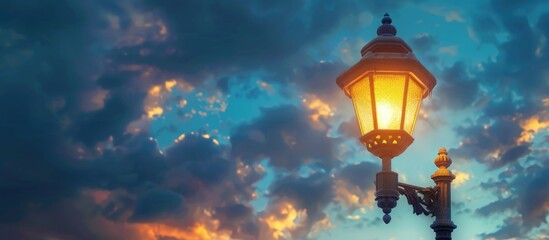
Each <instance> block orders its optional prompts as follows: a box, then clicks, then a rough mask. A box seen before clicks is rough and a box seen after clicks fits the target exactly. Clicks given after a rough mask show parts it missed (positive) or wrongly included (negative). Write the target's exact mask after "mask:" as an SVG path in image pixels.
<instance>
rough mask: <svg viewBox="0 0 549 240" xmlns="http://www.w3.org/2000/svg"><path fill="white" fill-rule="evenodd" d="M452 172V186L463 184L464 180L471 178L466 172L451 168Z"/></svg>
mask: <svg viewBox="0 0 549 240" xmlns="http://www.w3.org/2000/svg"><path fill="white" fill-rule="evenodd" d="M452 173H453V174H454V175H455V176H456V179H454V181H452V187H456V188H458V187H460V186H462V185H463V184H465V182H467V181H469V179H470V178H471V175H470V174H469V173H466V172H461V171H457V170H453V171H452Z"/></svg>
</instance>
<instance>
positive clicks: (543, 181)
mask: <svg viewBox="0 0 549 240" xmlns="http://www.w3.org/2000/svg"><path fill="white" fill-rule="evenodd" d="M548 165H549V159H547V158H546V157H545V158H537V159H536V163H535V164H534V165H532V166H530V167H528V168H520V167H519V168H518V169H517V170H515V171H513V172H512V174H511V175H507V176H502V177H501V180H498V181H490V182H486V183H483V184H482V187H483V189H485V190H490V191H494V192H501V191H502V190H504V191H508V193H507V195H508V197H505V198H500V199H499V200H496V201H494V202H492V203H490V204H488V205H486V206H483V207H481V208H479V209H477V210H476V213H478V214H480V215H481V216H485V217H491V216H493V215H497V214H502V213H505V212H506V211H516V212H517V213H518V214H519V215H518V216H513V217H508V218H507V219H506V220H505V221H504V223H503V225H502V226H500V229H499V230H498V231H495V232H493V233H487V234H484V235H485V236H487V237H495V238H497V239H500V238H512V237H515V238H523V237H525V236H526V235H527V233H528V232H529V231H530V230H531V229H532V228H535V227H539V226H540V225H542V224H547V220H546V217H547V215H548V214H549V211H548V210H547V208H546V207H545V206H547V204H549V196H548V195H547V194H546V193H547V191H549V177H548V176H549V175H548V174H549V169H548V168H547V166H548Z"/></svg>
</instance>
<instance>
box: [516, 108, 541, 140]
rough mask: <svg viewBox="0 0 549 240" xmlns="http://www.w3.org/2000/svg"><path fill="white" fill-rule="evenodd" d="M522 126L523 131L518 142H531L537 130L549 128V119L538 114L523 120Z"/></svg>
mask: <svg viewBox="0 0 549 240" xmlns="http://www.w3.org/2000/svg"><path fill="white" fill-rule="evenodd" d="M520 127H521V128H522V133H521V134H520V137H519V138H518V139H517V144H521V143H524V142H531V141H532V140H533V139H534V136H535V134H536V133H537V132H539V131H540V130H543V129H547V128H549V121H547V120H543V119H542V118H540V116H538V115H534V116H532V117H530V118H528V119H526V120H523V121H521V122H520Z"/></svg>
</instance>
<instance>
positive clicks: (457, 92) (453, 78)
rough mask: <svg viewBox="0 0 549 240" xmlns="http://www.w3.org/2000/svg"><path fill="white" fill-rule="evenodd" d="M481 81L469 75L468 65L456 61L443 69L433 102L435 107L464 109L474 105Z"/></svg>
mask: <svg viewBox="0 0 549 240" xmlns="http://www.w3.org/2000/svg"><path fill="white" fill-rule="evenodd" d="M478 92H479V83H478V82H477V81H476V80H475V79H473V78H472V77H471V76H469V74H468V71H467V65H466V64H465V63H463V62H456V63H454V65H452V66H450V67H448V68H445V69H443V70H442V73H441V74H440V75H439V84H438V86H437V89H436V93H437V94H435V95H434V99H433V101H431V103H432V107H434V108H449V109H455V110H462V109H465V108H468V107H471V106H472V105H473V102H474V101H475V100H476V98H477V97H478Z"/></svg>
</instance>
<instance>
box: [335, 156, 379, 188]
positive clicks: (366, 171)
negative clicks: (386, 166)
mask: <svg viewBox="0 0 549 240" xmlns="http://www.w3.org/2000/svg"><path fill="white" fill-rule="evenodd" d="M380 169H381V166H380V165H379V164H375V163H371V162H361V163H359V164H351V165H347V166H345V167H343V168H342V169H341V170H340V171H339V172H338V174H337V178H338V179H342V180H344V181H345V182H347V183H349V184H351V185H353V186H357V187H359V188H360V189H361V190H367V189H369V188H372V187H374V180H375V177H376V173H377V172H379V170H380Z"/></svg>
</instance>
